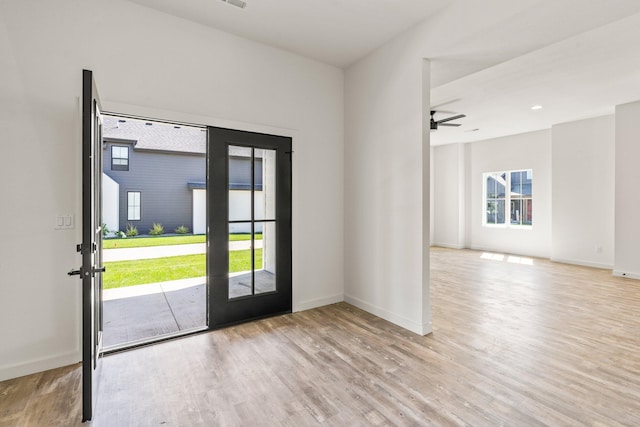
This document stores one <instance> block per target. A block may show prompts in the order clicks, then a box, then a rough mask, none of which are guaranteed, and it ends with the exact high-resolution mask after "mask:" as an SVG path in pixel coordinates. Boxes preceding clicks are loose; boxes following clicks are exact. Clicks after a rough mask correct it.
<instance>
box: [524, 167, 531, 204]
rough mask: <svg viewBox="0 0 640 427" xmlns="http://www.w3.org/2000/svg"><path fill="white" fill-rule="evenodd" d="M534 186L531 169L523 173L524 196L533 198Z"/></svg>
mask: <svg viewBox="0 0 640 427" xmlns="http://www.w3.org/2000/svg"><path fill="white" fill-rule="evenodd" d="M532 186H533V173H532V172H531V169H529V170H526V171H522V196H523V197H531V195H532V194H533V193H532V190H533V188H532Z"/></svg>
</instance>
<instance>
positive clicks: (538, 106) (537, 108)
mask: <svg viewBox="0 0 640 427" xmlns="http://www.w3.org/2000/svg"><path fill="white" fill-rule="evenodd" d="M531 109H532V110H542V105H534V106H533V107H531Z"/></svg>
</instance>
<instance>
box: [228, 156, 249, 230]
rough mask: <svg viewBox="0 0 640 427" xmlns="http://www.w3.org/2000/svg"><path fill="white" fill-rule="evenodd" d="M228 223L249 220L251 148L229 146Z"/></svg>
mask: <svg viewBox="0 0 640 427" xmlns="http://www.w3.org/2000/svg"><path fill="white" fill-rule="evenodd" d="M228 168H229V178H228V180H229V221H249V220H251V148H248V147H236V146H233V145H230V146H229V165H228Z"/></svg>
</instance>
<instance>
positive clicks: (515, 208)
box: [511, 199, 522, 224]
mask: <svg viewBox="0 0 640 427" xmlns="http://www.w3.org/2000/svg"><path fill="white" fill-rule="evenodd" d="M520 202H521V200H519V199H516V200H512V201H511V224H520V221H521V212H522V207H521V203H520Z"/></svg>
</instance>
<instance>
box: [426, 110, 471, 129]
mask: <svg viewBox="0 0 640 427" xmlns="http://www.w3.org/2000/svg"><path fill="white" fill-rule="evenodd" d="M436 113H437V111H435V110H431V130H438V126H460V123H449V122H450V121H452V120H458V119H461V118H463V117H467V116H465V115H464V114H458V115H457V116H452V117H447V118H446V119H441V120H435V119H434V118H433V116H434V114H436Z"/></svg>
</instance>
